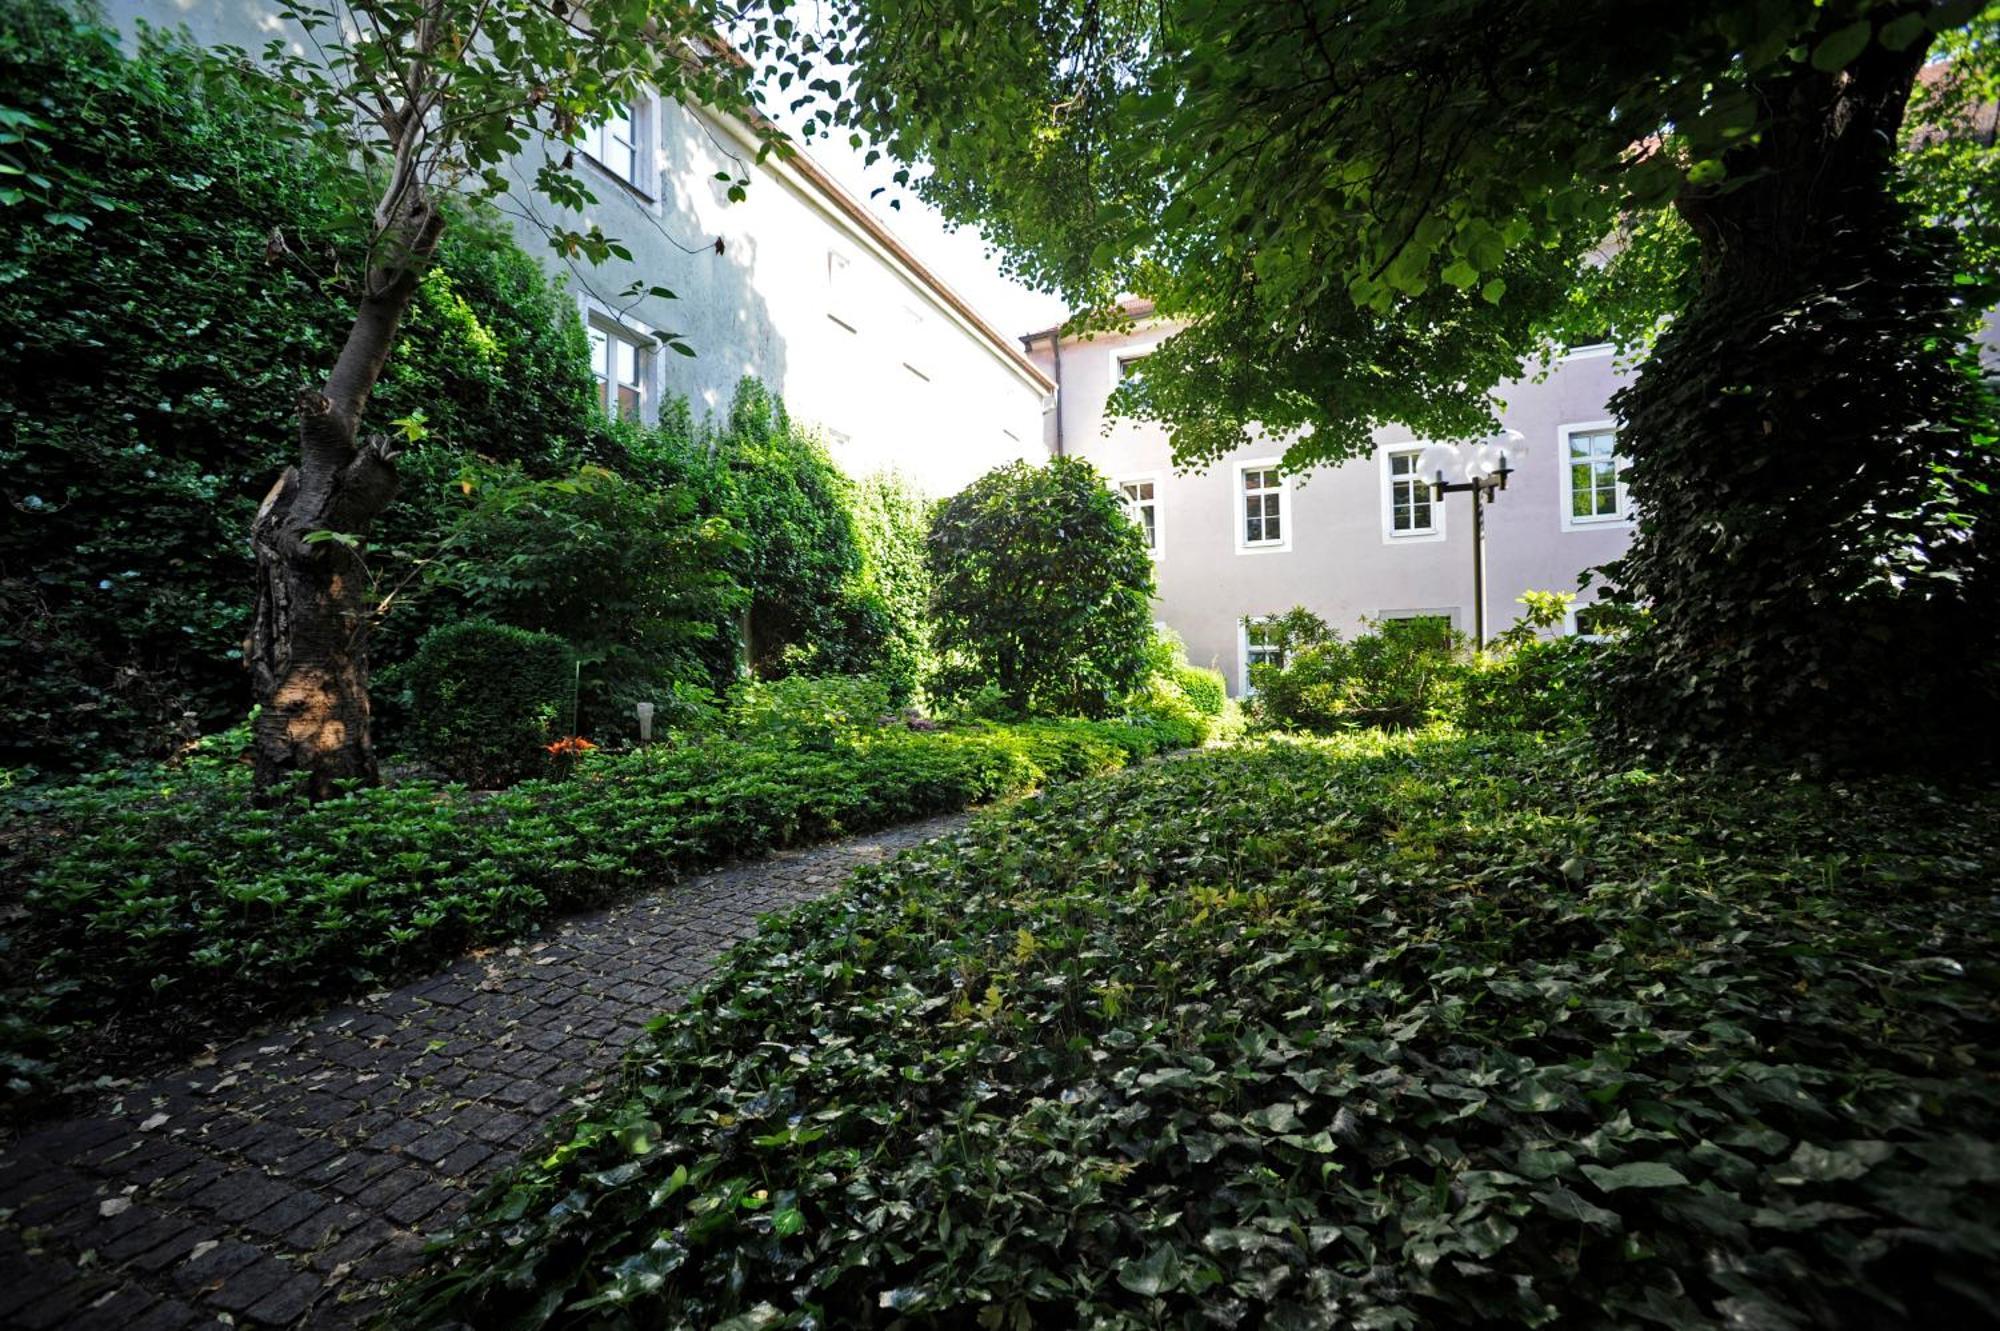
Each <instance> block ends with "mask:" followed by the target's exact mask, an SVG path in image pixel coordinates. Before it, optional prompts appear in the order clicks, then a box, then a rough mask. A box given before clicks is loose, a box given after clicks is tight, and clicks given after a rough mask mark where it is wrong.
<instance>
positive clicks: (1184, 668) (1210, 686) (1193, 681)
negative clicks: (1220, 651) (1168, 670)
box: [1173, 664, 1229, 717]
mask: <svg viewBox="0 0 2000 1331" xmlns="http://www.w3.org/2000/svg"><path fill="white" fill-rule="evenodd" d="M1173 680H1174V683H1175V684H1177V685H1179V686H1180V690H1181V694H1182V696H1183V697H1185V698H1186V699H1187V700H1188V702H1189V703H1190V704H1192V705H1193V707H1194V709H1195V710H1196V711H1197V712H1200V713H1201V714H1202V715H1203V716H1208V717H1219V716H1221V715H1222V711H1223V707H1224V706H1225V705H1226V704H1227V703H1228V701H1229V686H1228V685H1227V684H1226V683H1225V682H1224V681H1223V678H1222V672H1221V671H1220V670H1210V669H1208V668H1207V667H1206V666H1197V665H1187V664H1181V665H1177V666H1175V667H1174V669H1173Z"/></svg>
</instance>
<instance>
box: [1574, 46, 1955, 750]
mask: <svg viewBox="0 0 2000 1331" xmlns="http://www.w3.org/2000/svg"><path fill="white" fill-rule="evenodd" d="M1922 62H1923V53H1922V51H1921V49H1911V50H1906V51H1903V52H1892V51H1889V50H1886V49H1884V48H1882V47H1880V46H1877V47H1875V48H1873V49H1872V50H1870V51H1869V52H1867V53H1866V54H1865V55H1863V56H1862V57H1861V59H1860V60H1859V61H1857V62H1856V63H1855V64H1853V65H1852V66H1850V67H1849V68H1848V69H1846V70H1844V71H1842V72H1840V73H1839V74H1826V73H1821V72H1818V71H1815V70H1811V69H1808V68H1804V67H1798V68H1795V69H1793V70H1791V71H1790V72H1788V73H1786V74H1784V75H1781V76H1778V77H1773V78H1770V79H1767V80H1764V81H1761V82H1759V83H1758V84H1756V85H1755V86H1754V87H1753V89H1752V91H1753V93H1754V95H1756V96H1757V97H1758V98H1759V100H1760V102H1761V103H1762V105H1763V106H1764V107H1765V109H1766V111H1767V114H1768V115H1769V116H1770V121H1769V124H1768V126H1767V128H1766V129H1765V130H1764V132H1763V133H1762V134H1761V135H1760V136H1759V137H1758V138H1757V140H1756V141H1755V142H1753V143H1748V144H1746V145H1745V146H1743V147H1741V148H1739V149H1736V150H1734V151H1732V152H1731V153H1730V154H1729V155H1728V156H1727V158H1726V159H1725V164H1726V165H1727V167H1728V182H1727V183H1726V184H1725V185H1722V186H1719V187H1713V188H1708V189H1704V190H1699V191H1692V192H1690V193H1689V194H1687V195H1686V196H1685V197H1683V198H1682V199H1681V200H1680V209H1681V213H1682V215H1683V216H1684V217H1685V218H1686V220H1687V222H1688V224H1689V226H1690V227H1691V228H1692V229H1693V230H1694V232H1695V234H1696V236H1697V237H1698V239H1699V241H1700V244H1701V264H1702V267H1701V273H1700V279H1701V286H1700V290H1699V293H1698V295H1697V296H1696V297H1695V299H1694V300H1693V302H1692V303H1691V305H1690V307H1689V308H1688V309H1687V310H1686V311H1685V312H1684V313H1683V314H1682V315H1681V316H1680V317H1679V318H1677V319H1676V320H1675V322H1674V324H1673V326H1672V327H1671V328H1670V329H1669V330H1668V331H1667V332H1666V333H1665V334H1664V335H1663V336H1662V337H1661V339H1660V342H1659V345H1658V347H1657V348H1656V350H1655V353H1654V354H1653V356H1652V357H1651V358H1650V359H1649V360H1648V362H1647V364H1646V366H1645V368H1644V370H1643V372H1642V373H1641V375H1640V377H1639V379H1638V380H1637V381H1636V382H1635V383H1634V385H1633V386H1632V387H1630V388H1628V389H1626V390H1625V391H1624V392H1622V393H1621V394H1619V396H1618V397H1617V398H1616V399H1614V401H1613V407H1614V409H1615V410H1616V412H1617V413H1618V415H1619V417H1620V419H1621V421H1622V422H1623V429H1622V432H1621V438H1620V448H1621V451H1622V452H1623V453H1624V454H1625V456H1626V457H1627V459H1628V460H1629V471H1628V478H1629V482H1630V489H1631V493H1632V496H1633V500H1634V503H1635V505H1636V507H1637V508H1638V510H1639V514H1640V526H1639V529H1638V531H1637V533H1636V535H1635V538H1634V541H1633V544H1632V547H1631V550H1630V552H1629V553H1628V554H1627V556H1626V557H1625V558H1624V559H1623V560H1622V561H1620V563H1619V565H1617V566H1615V570H1614V576H1615V579H1616V580H1617V581H1620V582H1622V583H1623V584H1624V585H1625V586H1626V587H1627V588H1628V589H1629V590H1631V591H1632V592H1634V593H1635V594H1636V595H1637V596H1638V597H1639V598H1640V599H1642V600H1644V601H1646V602H1649V603H1650V604H1651V607H1652V612H1653V614H1652V623H1651V624H1650V626H1649V628H1648V632H1647V638H1646V645H1647V649H1646V651H1645V652H1643V653H1635V654H1633V655H1632V656H1631V657H1630V658H1629V659H1628V660H1627V661H1626V662H1625V663H1623V664H1622V665H1621V666H1619V667H1617V668H1618V669H1619V670H1620V671H1622V675H1621V677H1620V679H1619V683H1620V685H1621V689H1622V692H1623V694H1624V696H1623V698H1622V699H1621V704H1622V705H1620V706H1619V707H1617V708H1615V709H1613V711H1614V715H1613V716H1612V717H1611V718H1610V724H1611V725H1612V726H1613V727H1614V728H1615V729H1619V730H1622V731H1624V732H1625V733H1626V734H1627V735H1628V737H1630V738H1634V739H1638V740H1641V741H1643V742H1646V743H1648V744H1649V745H1651V746H1653V747H1668V748H1672V747H1687V748H1694V749H1705V750H1708V751H1710V752H1716V751H1724V750H1733V751H1738V752H1741V751H1743V750H1745V749H1750V750H1753V751H1754V750H1761V751H1765V752H1768V753H1772V754H1782V755H1785V756H1786V757H1787V758H1788V759H1789V758H1795V757H1798V756H1800V755H1807V756H1816V757H1819V758H1822V759H1825V760H1827V761H1830V762H1834V763H1840V764H1847V763H1856V762H1859V763H1864V764H1869V765H1874V764H1880V763H1884V762H1890V763H1894V762H1900V761H1905V760H1908V759H1911V758H1922V757H1926V756H1929V755H1933V754H1935V753H1937V752H1939V751H1940V750H1941V749H1948V748H1949V747H1950V745H1951V742H1952V740H1953V739H1954V732H1957V731H1958V730H1959V728H1960V727H1961V726H1962V725H1963V724H1964V720H1965V718H1964V717H1963V715H1962V714H1959V715H1958V716H1956V717H1955V716H1954V713H1953V710H1952V709H1951V707H1950V705H1949V703H1948V702H1946V701H1945V699H1946V698H1948V697H1949V696H1950V695H1951V693H1952V691H1953V689H1954V688H1955V687H1956V686H1955V685H1954V684H1953V682H1952V681H1953V680H1954V679H1956V680H1959V681H1961V682H1962V681H1963V680H1964V679H1966V678H1967V677H1968V675H1967V671H1966V670H1965V669H1964V667H1967V666H1969V665H1970V666H1976V665H1977V664H1978V661H1977V659H1976V658H1977V657H1978V656H1979V655H1980V654H1982V653H1984V652H1988V651H1990V649H1991V644H1992V635H1993V617H1992V615H1991V613H1990V609H1991V607H1990V605H1989V606H1988V607H1987V610H1986V611H1982V610H1981V609H1980V605H1981V603H1982V601H1990V597H1991V591H1992V588H1991V577H1990V562H1991V561H1990V559H1987V558H1986V557H1985V556H1982V554H1981V553H1980V550H1979V544H1978V540H1977V532H1976V530H1975V529H1974V528H1976V526H1978V525H1983V523H1974V524H1972V525H1971V526H1968V523H1967V515H1968V514H1969V513H1971V514H1977V513H1978V512H1979V511H1981V510H1982V509H1990V507H1991V496H1990V495H1987V496H1982V495H1981V494H1980V493H1979V488H1978V485H1977V484H1976V483H1975V482H1977V481H1979V480H1981V479H1982V477H1981V476H1980V475H1978V474H1976V473H1978V472H1979V471H1980V470H1981V469H1982V468H1983V469H1984V470H1985V471H1991V470H1992V460H1991V458H1990V457H1989V458H1986V459H1985V460H1984V461H1982V460H1980V459H1979V458H1978V457H1977V456H1975V455H1976V453H1977V451H1978V450H1975V449H1972V448H1970V447H1969V446H1968V435H1969V429H1968V424H1969V421H1970V419H1971V412H1972V405H1971V404H1972V401H1973V399H1972V397H1971V395H1970V393H1969V391H1968V389H1969V381H1968V379H1967V377H1966V376H1965V375H1964V373H1962V372H1961V370H1960V369H1959V368H1958V367H1956V366H1955V364H1954V361H1953V356H1954V350H1955V348H1956V347H1958V346H1960V345H1962V344H1963V341H1964V339H1965V337H1966V335H1967V333H1968V331H1969V325H1968V320H1967V317H1966V314H1967V312H1966V311H1965V310H1964V309H1962V308H1960V306H1959V305H1958V304H1957V302H1956V300H1955V295H1954V284H1953V276H1954V272H1955V268H1954V264H1953V259H1954V257H1955V250H1954V247H1953V240H1952V238H1951V236H1950V235H1949V233H1946V232H1940V231H1934V230H1930V229H1927V228H1925V227H1923V226H1922V225H1920V224H1919V223H1918V222H1917V221H1916V220H1915V219H1914V218H1912V216H1911V215H1910V212H1909V210H1908V209H1907V208H1906V207H1905V206H1904V205H1902V204H1901V203H1900V202H1899V201H1898V200H1897V199H1896V198H1895V196H1894V192H1893V185H1894V175H1893V172H1894V162H1895V154H1896V151H1897V148H1898V144H1899V139H1900V134H1901V128H1902V119H1903V113H1904V108H1905V106H1906V105H1907V103H1908V100H1909V97H1910V93H1911V87H1912V82H1913V80H1914V78H1915V77H1916V74H1917V71H1918V70H1919V68H1920V67H1921V65H1922ZM1983 479H1985V480H1991V479H1993V478H1992V477H1990V476H1987V477H1984V478H1983ZM1969 658H1970V659H1969Z"/></svg>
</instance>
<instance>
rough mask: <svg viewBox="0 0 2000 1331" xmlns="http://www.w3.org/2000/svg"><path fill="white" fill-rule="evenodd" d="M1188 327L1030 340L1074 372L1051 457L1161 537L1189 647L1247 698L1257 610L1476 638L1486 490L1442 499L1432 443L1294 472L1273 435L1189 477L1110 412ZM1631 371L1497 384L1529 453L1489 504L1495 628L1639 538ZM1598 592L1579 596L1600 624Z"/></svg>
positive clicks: (1153, 431)
mask: <svg viewBox="0 0 2000 1331" xmlns="http://www.w3.org/2000/svg"><path fill="white" fill-rule="evenodd" d="M1172 332H1173V327H1172V325H1169V324H1165V323H1161V322H1153V321H1148V320H1147V319H1145V318H1141V319H1140V320H1139V322H1138V324H1137V326H1136V327H1135V328H1134V330H1133V331H1131V332H1130V333H1127V334H1121V335H1102V334H1100V335H1098V336H1096V337H1095V338H1090V339H1085V338H1077V337H1061V335H1060V334H1059V333H1057V332H1056V331H1054V330H1050V331H1046V332H1042V333H1036V334H1031V335H1030V336H1028V337H1026V338H1023V339H1022V341H1023V344H1024V345H1025V346H1026V347H1027V348H1028V352H1029V355H1030V356H1031V357H1032V358H1033V359H1034V360H1035V362H1036V363H1037V364H1038V365H1040V366H1041V367H1042V368H1043V369H1044V370H1045V371H1046V372H1047V373H1048V374H1049V376H1050V377H1051V378H1054V379H1057V380H1058V382H1059V389H1058V397H1057V408H1056V412H1055V413H1052V417H1051V420H1050V424H1049V428H1048V431H1047V442H1048V444H1049V447H1050V449H1051V451H1058V450H1059V451H1062V452H1064V453H1067V454H1069V455H1071V456H1075V457H1080V458H1084V459H1086V460H1088V461H1089V462H1091V463H1092V464H1094V465H1095V466H1096V467H1097V468H1098V470H1100V471H1102V472H1103V473H1104V474H1105V476H1106V477H1107V478H1108V479H1109V480H1110V481H1111V482H1112V484H1113V485H1114V486H1115V487H1117V488H1118V489H1119V490H1120V491H1121V493H1123V494H1124V495H1125V496H1126V500H1127V503H1128V505H1129V506H1130V507H1131V508H1132V510H1133V511H1134V515H1135V517H1137V519H1138V520H1139V521H1140V523H1141V524H1142V525H1143V526H1144V527H1145V528H1146V530H1147V533H1148V539H1149V541H1150V543H1151V545H1152V547H1153V553H1154V560H1155V575H1156V579H1157V582H1158V586H1159V599H1158V601H1157V603H1156V604H1157V610H1158V615H1159V618H1160V620H1161V622H1163V623H1165V624H1166V625H1168V626H1169V627H1171V628H1172V629H1174V630H1175V631H1176V632H1177V633H1179V634H1180V635H1181V637H1182V638H1184V639H1185V640H1186V642H1187V645H1188V657H1189V659H1190V660H1191V661H1193V662H1194V663H1195V664H1196V665H1206V666H1212V667H1214V668H1215V669H1217V670H1220V671H1221V672H1222V673H1223V675H1224V677H1225V678H1226V679H1227V680H1228V681H1229V687H1230V691H1231V692H1232V693H1234V694H1237V695H1239V696H1240V695H1241V694H1243V693H1244V692H1245V691H1246V690H1247V688H1248V672H1249V666H1250V665H1251V664H1252V663H1253V662H1254V661H1257V660H1261V659H1268V655H1267V652H1268V648H1267V645H1266V644H1264V643H1262V642H1260V641H1259V635H1258V633H1257V631H1256V629H1255V627H1254V625H1251V626H1249V627H1246V625H1245V622H1244V621H1245V620H1246V619H1247V620H1255V619H1257V618H1259V617H1262V616H1269V615H1276V614H1280V613H1282V612H1284V611H1286V610H1288V609H1290V608H1292V607H1293V606H1303V607H1305V608H1306V609H1308V610H1311V611H1312V612H1314V613H1315V614H1317V615H1319V616H1320V617H1321V618H1323V619H1325V620H1326V621H1327V623H1328V624H1330V625H1331V626H1332V627H1334V628H1335V629H1337V630H1339V631H1340V632H1341V633H1342V634H1343V635H1351V634H1353V633H1355V632H1358V631H1360V630H1361V628H1362V627H1363V625H1364V623H1365V622H1366V621H1368V620H1373V619H1398V618H1410V617H1418V616H1436V617H1439V618H1442V619H1445V620H1448V621H1449V622H1450V623H1451V624H1452V626H1453V627H1454V628H1456V629H1458V630H1460V631H1461V632H1465V633H1470V632H1471V631H1472V628H1473V623H1474V612H1473V606H1474V599H1473V583H1474V579H1473V542H1472V509H1471V504H1472V497H1471V496H1470V495H1468V494H1451V495H1446V496H1444V497H1443V498H1442V499H1434V498H1433V497H1432V495H1431V490H1430V486H1429V485H1428V478H1427V477H1422V476H1419V475H1417V474H1416V458H1417V455H1418V454H1419V453H1420V452H1421V451H1422V449H1423V448H1424V447H1425V446H1426V444H1427V443H1428V442H1429V441H1427V440H1424V439H1421V438H1419V437H1417V436H1415V435H1414V434H1412V433H1411V432H1410V431H1408V430H1404V429H1396V428H1391V429H1385V430H1382V431H1380V432H1378V434H1377V436H1376V446H1375V449H1374V452H1373V453H1372V455H1370V456H1368V457H1363V458H1355V459H1352V460H1349V461H1347V462H1343V463H1340V464H1338V465H1334V466H1323V467H1318V468H1314V469H1313V470H1311V471H1308V472H1304V473H1300V474H1293V473H1289V472H1287V471H1286V470H1285V469H1284V468H1283V466H1282V465H1281V463H1280V459H1281V457H1282V455H1283V453H1284V451H1285V448H1284V443H1283V442H1282V441H1280V440H1275V439H1274V440H1270V441H1268V442H1263V443H1258V444H1253V445H1251V446H1249V447H1247V448H1243V449H1240V450H1238V451H1237V452H1235V453H1233V454H1231V455H1229V456H1228V457H1225V458H1222V459H1220V460H1219V461H1217V462H1214V463H1212V464H1211V465H1209V466H1208V467H1207V468H1206V469H1205V470H1204V471H1201V472H1194V473H1186V474H1183V473H1178V472H1176V470H1175V468H1174V463H1173V457H1172V452H1171V449H1170V447H1169V445H1168V441H1167V434H1166V431H1165V430H1164V429H1163V428H1162V427H1160V426H1157V425H1153V424H1148V423H1142V422H1135V421H1130V420H1112V419H1109V418H1108V417H1107V414H1106V411H1105V404H1106V401H1107V399H1108V398H1109V397H1110V394H1111V392H1112V389H1113V388H1114V387H1115V386H1116V384H1117V382H1118V380H1119V379H1120V377H1121V376H1122V375H1124V374H1129V373H1132V372H1133V371H1134V370H1136V369H1137V368H1138V367H1139V366H1140V365H1141V364H1142V363H1143V358H1144V357H1145V355H1146V354H1147V353H1148V352H1149V351H1150V350H1151V349H1152V348H1153V347H1155V346H1157V345H1158V344H1159V343H1160V342H1161V341H1163V340H1165V339H1166V338H1167V337H1168V336H1170V335H1171V334H1172ZM1058 353H1059V356H1058ZM1058 361H1059V363H1058ZM1625 378H1626V374H1625V372H1624V370H1623V369H1622V368H1621V367H1620V365H1619V363H1618V362H1617V360H1616V359H1615V358H1614V356H1613V355H1612V352H1611V349H1610V348H1609V347H1586V348H1579V349H1578V350H1576V351H1574V352H1572V353H1571V354H1570V355H1569V356H1567V357H1565V358H1564V359H1563V360H1561V361H1560V362H1558V363H1557V364H1556V365H1555V366H1554V367H1553V368H1552V369H1551V371H1550V373H1549V374H1548V375H1547V376H1546V377H1545V378H1543V379H1541V380H1539V381H1535V380H1524V381H1520V382H1515V383H1510V384H1505V385H1502V386H1501V387H1500V388H1499V389H1498V390H1496V392H1497V396H1498V397H1499V398H1500V399H1501V401H1502V402H1503V404H1504V405H1503V407H1502V409H1501V411H1500V413H1499V414H1500V419H1501V423H1502V425H1503V427H1505V428H1508V429H1512V430H1517V431H1519V432H1520V434H1521V436H1522V443H1523V444H1524V445H1525V456H1524V457H1523V458H1521V459H1520V461H1519V462H1518V463H1517V470H1516V471H1515V472H1514V474H1513V475H1512V476H1511V477H1510V478H1509V482H1508V487H1507V489H1506V490H1505V491H1504V492H1502V493H1500V494H1499V495H1497V496H1496V497H1495V498H1494V499H1493V501H1492V502H1491V503H1489V504H1488V505H1487V508H1486V513H1485V519H1486V623H1487V631H1488V633H1489V634H1491V633H1493V632H1497V631H1498V630H1500V629H1503V628H1505V627H1507V626H1508V625H1509V624H1511V623H1513V622H1514V620H1515V619H1516V618H1517V617H1518V615H1519V613H1520V611H1521V608H1522V607H1521V606H1520V604H1519V603H1518V599H1517V598H1519V596H1520V595H1521V594H1522V593H1523V592H1525V591H1542V590H1546V591H1563V592H1575V591H1576V590H1577V586H1578V579H1579V576H1580V575H1581V574H1582V573H1583V572H1584V571H1585V570H1586V569H1590V568H1593V567H1595V566H1597V565H1600V564H1603V563H1605V562H1607V561H1609V560H1612V559H1615V558H1617V557H1618V555H1620V554H1621V553H1623V551H1624V550H1625V547H1626V545H1627V543H1628V542H1629V541H1630V539H1631V525H1632V509H1631V504H1630V501H1629V498H1628V496H1627V495H1626V493H1625V489H1624V486H1623V484H1622V483H1621V482H1620V480H1619V478H1618V468H1619V462H1618V452H1617V433H1616V429H1615V427H1614V423H1613V422H1612V420H1611V411H1610V408H1609V406H1608V405H1607V404H1608V403H1609V401H1610V398H1611V396H1612V394H1613V393H1615V392H1616V391H1617V390H1618V388H1619V387H1620V386H1621V385H1622V384H1623V383H1624V382H1625ZM1597 590H1598V589H1597V588H1596V587H1593V588H1592V589H1591V590H1589V591H1587V592H1585V593H1584V594H1583V595H1582V596H1580V597H1579V600H1578V605H1579V606H1581V607H1583V609H1582V612H1581V613H1582V617H1583V622H1582V625H1581V626H1582V627H1584V628H1588V627H1589V614H1590V612H1589V608H1588V603H1589V601H1590V600H1592V599H1594V598H1595V596H1596V595H1597ZM1575 619H1576V616H1575V615H1574V614H1573V615H1572V623H1571V624H1570V626H1569V627H1570V628H1571V630H1572V631H1574V630H1575V629H1576V628H1577V627H1578V624H1577V623H1576V622H1575Z"/></svg>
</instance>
